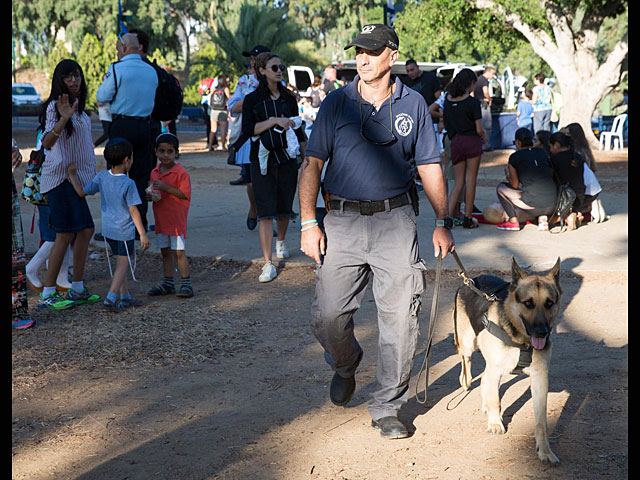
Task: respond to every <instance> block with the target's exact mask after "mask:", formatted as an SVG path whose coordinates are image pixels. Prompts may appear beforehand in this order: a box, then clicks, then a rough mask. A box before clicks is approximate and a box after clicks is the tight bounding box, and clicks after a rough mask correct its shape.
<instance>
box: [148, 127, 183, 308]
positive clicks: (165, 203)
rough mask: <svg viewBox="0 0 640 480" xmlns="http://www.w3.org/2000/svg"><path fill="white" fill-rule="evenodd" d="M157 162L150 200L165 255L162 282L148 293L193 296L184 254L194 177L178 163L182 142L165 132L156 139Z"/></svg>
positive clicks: (158, 238) (152, 173)
mask: <svg viewBox="0 0 640 480" xmlns="http://www.w3.org/2000/svg"><path fill="white" fill-rule="evenodd" d="M155 144H156V155H157V157H158V165H157V166H156V168H154V169H153V171H152V172H151V183H150V185H149V188H148V189H147V192H146V193H147V200H151V201H153V217H154V218H155V220H156V230H155V231H156V238H157V240H158V247H159V248H160V252H161V254H162V270H163V272H164V280H163V282H162V283H161V284H160V285H158V286H156V287H153V288H152V289H151V290H149V291H148V292H147V293H148V295H151V296H157V295H169V294H174V293H175V294H176V295H177V296H178V297H183V298H189V297H193V287H192V286H191V277H190V275H189V260H188V258H187V255H186V253H185V239H186V237H187V215H188V213H189V205H190V203H191V179H190V178H189V174H188V173H187V171H186V170H185V169H184V168H183V167H182V165H180V164H178V163H176V155H177V154H178V148H179V146H180V145H179V142H178V137H176V136H175V135H173V134H171V133H162V134H160V135H158V138H157V139H156V142H155ZM174 258H175V259H176V263H177V264H178V271H179V272H180V277H181V283H180V289H179V290H178V293H176V287H175V283H174V280H173V272H174V271H175V267H174V264H173V261H174Z"/></svg>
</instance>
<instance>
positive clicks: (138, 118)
mask: <svg viewBox="0 0 640 480" xmlns="http://www.w3.org/2000/svg"><path fill="white" fill-rule="evenodd" d="M118 118H128V119H130V120H149V119H150V118H151V116H150V115H147V116H146V117H131V116H129V115H121V114H119V113H116V114H115V115H114V116H113V119H114V120H115V119H118Z"/></svg>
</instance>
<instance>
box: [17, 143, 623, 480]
mask: <svg viewBox="0 0 640 480" xmlns="http://www.w3.org/2000/svg"><path fill="white" fill-rule="evenodd" d="M29 135H31V133H29ZM185 143H186V145H185V150H184V151H187V150H188V149H189V148H193V151H194V152H195V151H197V148H198V146H197V143H196V142H194V143H193V144H190V143H188V142H185ZM190 145H192V146H191V147H190ZM187 154H188V153H187ZM498 164H499V163H498V161H496V165H498ZM489 166H490V165H489ZM497 168H501V167H497ZM601 168H602V170H601V173H599V179H600V178H601V176H602V178H604V180H601V181H605V182H606V181H608V180H607V179H606V178H607V177H606V171H607V168H609V169H610V170H612V171H611V172H610V175H609V177H610V178H615V179H618V178H620V177H625V176H626V162H625V163H624V167H622V166H621V164H620V163H619V162H615V163H612V164H611V166H610V167H607V165H606V162H603V166H602V167H601ZM201 173H202V174H203V175H206V174H207V170H206V169H204V168H203V169H202V170H201ZM234 173H235V172H234ZM232 178H233V177H232ZM213 181H214V180H212V182H213ZM227 181H228V179H226V178H224V179H220V178H217V179H216V180H215V182H218V183H224V182H227ZM612 181H613V180H612ZM615 181H618V180H615ZM624 188H626V184H625V185H624ZM25 228H26V227H25ZM625 234H626V232H622V233H621V235H622V236H624V235H625ZM625 238H626V237H625ZM190 263H191V268H192V279H193V284H194V288H195V290H196V296H195V297H194V298H191V299H187V300H184V299H178V298H176V297H163V298H160V299H151V298H150V297H146V296H145V295H144V294H143V292H145V291H146V290H147V289H148V288H149V287H151V286H152V285H153V284H155V283H156V281H157V279H158V277H159V275H160V259H159V256H158V255H157V254H155V253H145V254H144V255H141V256H139V257H138V267H137V270H136V276H137V277H138V278H139V280H140V281H139V283H137V284H135V285H134V286H133V287H132V288H133V291H134V292H138V293H141V294H142V295H141V298H142V299H143V300H145V301H146V302H147V303H146V304H145V305H144V306H142V307H140V308H137V309H135V310H133V311H131V312H130V313H127V314H125V315H123V314H116V313H110V312H106V311H103V310H102V309H101V307H100V306H99V304H98V305H84V306H79V307H76V308H73V309H71V310H69V311H66V312H57V313H56V312H49V311H39V310H38V309H36V308H35V303H36V297H35V296H31V297H30V306H31V307H32V311H33V315H34V317H35V318H36V321H37V327H36V328H34V329H31V330H29V331H25V332H19V333H18V332H13V333H14V334H13V336H12V376H13V378H12V464H13V474H12V478H13V479H15V480H27V479H28V480H49V479H56V480H57V479H83V480H84V479H87V480H88V479H91V480H94V479H100V480H102V479H104V480H114V479H115V480H124V479H129V480H133V479H136V480H138V479H139V480H146V479H154V480H157V479H171V480H204V479H206V480H213V479H220V480H222V479H259V480H263V479H264V480H283V479H284V480H290V479H291V480H298V479H321V480H397V479H421V480H427V479H439V480H449V479H451V480H454V479H455V480H457V479H465V480H467V479H468V480H475V479H499V480H502V479H558V478H561V479H576V480H577V479H581V480H582V479H591V478H608V479H624V478H627V477H628V466H627V465H628V455H627V448H628V413H627V412H628V378H627V374H628V333H627V325H628V314H627V307H628V298H627V284H628V278H627V273H626V271H619V270H617V271H593V272H578V271H572V270H570V269H569V268H571V267H570V266H569V267H566V268H568V269H566V270H564V271H563V273H562V287H563V290H564V296H563V305H564V310H563V313H562V317H561V318H560V321H559V323H558V326H557V328H556V330H555V332H554V334H553V339H554V340H553V341H554V353H553V358H552V361H551V372H550V381H549V387H550V393H549V402H548V403H549V405H548V412H549V413H548V418H549V431H550V441H551V447H552V449H553V450H554V452H555V453H556V454H557V455H558V457H559V458H560V460H561V462H562V463H561V465H560V466H559V467H557V468H551V467H547V466H544V465H542V464H541V463H540V461H539V460H538V458H537V455H536V452H535V440H534V438H533V424H534V418H533V408H532V404H531V395H530V392H529V390H528V387H529V380H528V378H526V377H507V378H505V379H504V382H505V383H504V384H503V386H502V387H501V390H500V392H501V395H502V406H503V411H504V419H505V425H506V426H507V433H506V434H505V435H502V436H492V435H490V434H488V433H486V432H485V428H486V418H485V415H484V414H483V413H482V411H481V409H480V392H479V388H478V387H479V383H480V382H479V377H478V376H479V375H480V373H481V372H482V368H483V360H482V357H481V355H480V354H476V355H475V356H474V366H473V374H474V375H475V376H476V380H475V381H474V383H473V385H472V389H471V390H470V391H469V392H468V393H466V394H465V393H463V392H462V391H461V390H460V388H459V384H458V374H459V365H458V361H457V357H456V356H455V353H454V350H453V340H452V339H453V334H452V324H451V306H452V301H453V297H454V294H455V290H456V289H457V288H458V287H459V286H460V285H461V282H460V279H459V278H458V277H457V276H455V274H454V273H452V272H451V271H447V272H445V273H444V275H443V285H442V289H441V292H440V295H441V298H440V303H439V305H440V309H439V317H438V319H437V327H436V335H435V339H434V346H433V349H432V356H431V365H432V367H431V370H430V387H429V391H428V392H429V397H428V402H427V405H426V406H424V405H421V404H420V403H418V402H417V401H416V398H415V397H414V393H415V388H416V383H417V378H416V377H417V373H418V369H419V366H420V365H421V364H422V360H423V355H424V346H425V343H426V334H427V332H428V312H429V309H430V308H429V307H430V305H431V294H432V291H433V286H432V283H433V276H432V274H430V275H431V276H430V277H429V287H428V290H427V292H426V293H425V295H424V297H423V313H422V315H421V335H420V338H419V349H418V353H417V356H416V359H415V363H414V372H413V373H414V375H413V379H412V382H411V400H410V402H409V403H408V404H407V405H406V406H405V408H403V410H402V411H401V414H400V417H401V419H402V420H404V421H405V422H406V423H407V424H408V425H409V426H410V428H411V430H412V431H413V432H414V433H413V435H412V436H411V437H410V438H408V439H405V440H394V441H388V440H383V439H382V438H381V437H380V436H379V434H378V433H376V432H374V431H373V430H372V429H371V427H370V417H369V414H368V412H367V410H366V404H367V402H368V401H369V395H370V394H371V392H372V391H373V389H374V385H375V361H376V342H377V325H376V321H375V315H376V313H375V304H374V303H373V297H372V295H371V293H370V291H369V292H368V293H367V295H366V296H365V299H364V302H363V307H362V308H361V309H360V311H359V312H358V313H357V315H356V320H355V321H356V335H357V337H358V339H359V341H360V343H361V344H362V346H363V348H364V350H365V354H364V357H363V361H362V363H361V365H360V368H359V370H358V372H357V383H358V388H357V391H356V395H355V397H354V399H353V401H352V402H351V404H350V405H349V407H348V408H341V407H335V406H334V405H333V404H331V402H330V401H329V399H328V388H329V382H330V379H331V371H330V368H329V367H328V366H327V365H326V364H325V362H324V360H323V356H322V351H321V348H320V346H319V344H318V343H317V342H316V341H315V339H314V338H313V336H312V334H311V332H310V328H309V314H308V312H309V306H310V303H311V300H312V297H313V288H314V281H315V278H314V272H313V269H312V267H310V266H304V265H299V264H298V265H294V264H293V263H289V264H285V263H284V262H283V263H282V264H281V266H280V268H281V271H280V274H279V276H278V278H277V280H276V281H275V282H273V283H271V284H260V283H258V281H257V277H258V275H259V266H257V265H254V264H251V263H250V262H234V261H228V260H224V261H223V260H220V259H215V258H210V257H194V258H191V259H190ZM507 266H508V265H505V267H507ZM86 272H87V273H86V278H85V280H86V281H87V283H89V284H90V285H91V286H92V288H93V289H94V290H95V291H97V292H103V291H105V290H106V288H107V287H108V281H107V277H108V273H105V272H108V268H107V266H106V260H105V259H104V256H99V258H89V260H88V264H87V268H86ZM470 273H471V274H472V275H474V274H478V273H491V272H487V271H482V272H480V271H476V270H472V271H470ZM492 273H494V274H497V275H500V276H502V277H504V278H505V279H508V272H507V271H494V272H492ZM418 396H419V398H423V396H424V392H423V386H420V387H419V392H418Z"/></svg>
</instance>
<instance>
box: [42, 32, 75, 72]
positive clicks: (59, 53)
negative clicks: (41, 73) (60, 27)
mask: <svg viewBox="0 0 640 480" xmlns="http://www.w3.org/2000/svg"><path fill="white" fill-rule="evenodd" d="M65 58H71V59H73V60H75V59H76V57H75V55H73V54H72V53H71V52H69V50H67V47H66V45H65V44H64V42H63V41H62V40H58V41H57V42H56V43H55V45H54V47H53V50H52V51H51V53H50V54H49V56H48V58H47V73H48V75H49V78H52V77H53V71H54V70H55V69H56V65H58V63H60V62H61V61H62V60H64V59H65Z"/></svg>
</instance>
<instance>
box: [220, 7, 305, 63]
mask: <svg viewBox="0 0 640 480" xmlns="http://www.w3.org/2000/svg"><path fill="white" fill-rule="evenodd" d="M285 14H286V11H285V9H283V8H272V7H267V6H265V5H261V4H256V5H252V4H250V3H249V2H248V1H245V2H243V3H242V5H241V7H240V15H239V17H238V21H237V23H236V24H235V25H232V24H228V23H227V21H226V20H225V19H223V18H220V17H219V18H217V20H216V24H217V30H218V31H217V33H213V35H212V41H213V42H214V43H215V45H216V46H217V47H218V49H219V52H220V54H221V55H222V56H223V58H224V59H225V61H226V63H227V65H228V66H229V69H230V70H231V71H232V72H233V73H234V74H236V75H241V74H242V73H244V70H245V67H244V65H245V64H246V63H247V57H244V56H243V55H242V52H243V51H245V50H249V49H250V48H252V47H253V46H254V45H258V44H261V45H265V46H267V47H269V48H270V49H271V50H272V51H273V52H276V53H279V54H280V52H281V51H282V49H283V47H284V46H285V45H287V44H288V43H290V42H294V41H296V40H300V39H302V38H303V34H302V30H301V29H300V26H299V25H297V24H296V23H295V22H294V21H292V20H291V19H289V18H288V17H287V16H286V15H285Z"/></svg>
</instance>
